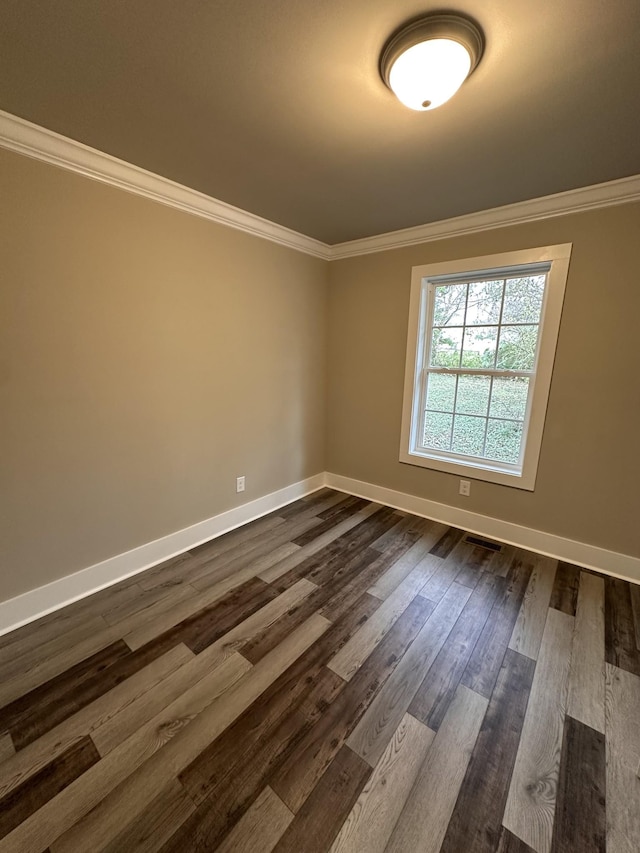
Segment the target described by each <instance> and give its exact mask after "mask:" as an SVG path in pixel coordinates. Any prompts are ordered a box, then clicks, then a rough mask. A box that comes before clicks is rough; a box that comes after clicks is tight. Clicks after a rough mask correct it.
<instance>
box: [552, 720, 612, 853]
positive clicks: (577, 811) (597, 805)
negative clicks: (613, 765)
mask: <svg viewBox="0 0 640 853" xmlns="http://www.w3.org/2000/svg"><path fill="white" fill-rule="evenodd" d="M605 787H606V760H605V739H604V735H603V734H601V733H600V732H597V731H596V730H595V729H592V728H591V727H590V726H586V725H584V723H580V722H578V720H574V719H572V718H571V717H565V722H564V737H563V741H562V757H561V759H560V776H559V778H558V794H557V797H556V813H555V820H554V823H553V840H552V843H551V851H552V853H573V851H576V850H579V851H580V853H605V850H606V823H607V822H606V815H605Z"/></svg>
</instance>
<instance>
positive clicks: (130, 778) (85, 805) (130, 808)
mask: <svg viewBox="0 0 640 853" xmlns="http://www.w3.org/2000/svg"><path fill="white" fill-rule="evenodd" d="M329 626H330V623H329V622H328V621H327V620H326V619H323V618H322V617H320V616H314V617H312V618H311V619H310V620H308V622H307V623H306V624H305V625H303V626H301V628H300V629H298V630H297V631H295V632H294V633H293V634H291V635H290V636H289V637H287V639H286V640H285V641H284V642H283V643H281V644H280V646H279V647H278V648H277V649H276V650H274V652H273V653H272V654H270V655H268V656H267V657H266V658H264V660H262V661H261V662H260V663H259V664H258V665H257V666H255V667H253V669H251V670H250V671H249V672H248V673H247V674H246V675H245V676H244V677H243V678H242V679H241V680H240V681H239V682H237V683H236V684H235V685H234V686H233V687H232V688H231V689H230V690H229V691H228V692H227V693H225V694H223V696H221V697H220V698H219V699H218V700H216V701H215V702H213V703H212V704H211V705H210V706H209V707H207V709H206V710H205V711H204V712H203V713H201V714H199V715H198V716H197V717H196V718H195V719H194V720H193V721H192V722H191V723H189V725H187V726H185V727H183V728H182V729H181V731H180V732H179V733H178V734H177V735H176V736H175V737H174V738H172V739H171V740H170V741H169V742H168V743H166V745H165V746H164V748H163V749H161V750H159V751H156V752H155V753H154V754H152V755H151V756H150V757H148V756H147V757H146V760H145V762H144V764H142V765H141V766H139V765H137V764H136V761H137V756H132V755H131V754H130V750H129V748H128V746H129V743H128V741H124V742H123V743H122V744H121V745H120V746H119V747H118V748H117V749H116V750H113V752H112V753H110V754H109V755H108V756H107V757H106V758H104V759H102V761H100V762H99V763H98V764H97V765H95V767H92V768H91V769H90V770H88V771H87V773H85V774H84V775H83V777H81V778H80V779H79V780H76V782H74V783H72V784H71V785H69V786H68V787H67V788H66V789H65V790H64V791H62V792H61V793H60V794H58V796H57V797H54V798H53V799H52V800H50V801H49V802H48V803H47V804H46V805H45V806H43V807H42V808H41V809H40V810H39V811H38V812H37V813H36V814H34V815H32V817H30V818H28V819H27V820H26V821H24V822H23V823H22V824H20V826H19V827H17V828H16V829H15V830H13V832H12V833H10V834H9V835H8V836H7V837H6V838H5V839H3V840H2V841H1V842H0V853H24V851H25V850H31V849H35V850H39V849H43V848H44V847H46V846H48V845H50V844H51V843H52V842H53V841H54V840H56V839H58V841H57V842H56V844H57V849H58V851H60V850H65V849H67V850H70V851H78V850H86V849H96V848H99V845H101V844H102V845H103V846H104V845H105V844H106V843H109V842H110V841H111V840H112V839H113V838H114V837H115V836H116V835H117V833H118V832H119V831H120V830H121V829H122V817H121V815H122V814H123V813H124V814H126V815H127V816H128V818H129V820H134V819H135V818H136V817H137V816H138V815H139V814H142V813H143V812H144V810H145V809H146V808H147V807H148V806H149V804H150V803H151V802H152V801H153V800H154V798H155V797H157V796H158V795H159V794H160V792H161V791H162V790H163V788H164V787H165V786H166V785H167V784H168V783H169V782H170V781H171V779H172V778H174V777H175V776H177V775H178V774H179V773H180V772H181V771H182V770H183V769H184V768H185V767H186V766H187V765H188V764H189V763H190V762H191V761H192V760H193V759H194V758H195V757H196V756H197V755H198V754H199V753H200V752H202V750H203V749H205V748H206V747H207V746H208V745H209V744H210V743H211V742H212V741H213V740H214V739H215V738H216V736H217V735H218V734H220V733H221V732H222V731H223V730H224V729H225V728H226V727H227V726H228V725H229V724H230V723H231V722H232V721H233V720H234V719H235V718H236V717H237V716H238V715H239V714H240V713H242V711H243V710H244V709H245V708H247V707H248V706H249V705H250V704H251V702H253V701H254V700H255V698H256V697H257V696H259V695H260V693H262V692H263V691H264V690H265V689H266V687H267V686H268V685H269V684H271V683H272V682H273V681H274V680H275V679H276V678H277V677H278V675H279V674H280V673H281V672H283V671H284V670H285V669H287V667H288V666H290V664H291V663H292V662H293V661H294V660H296V659H297V658H298V657H299V656H300V655H301V654H302V653H303V652H304V651H305V649H307V648H308V647H309V646H310V645H311V644H312V643H313V642H314V641H315V640H316V639H317V638H318V637H319V636H320V635H321V634H322V633H324V631H326V629H327V628H328V627H329ZM132 758H133V759H134V760H132ZM136 767H137V768H138V769H136ZM80 783H82V784H80ZM63 833H64V837H63Z"/></svg>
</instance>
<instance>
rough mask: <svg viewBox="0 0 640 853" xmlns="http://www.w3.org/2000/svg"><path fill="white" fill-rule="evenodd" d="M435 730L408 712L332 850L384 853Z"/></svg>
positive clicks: (338, 852)
mask: <svg viewBox="0 0 640 853" xmlns="http://www.w3.org/2000/svg"><path fill="white" fill-rule="evenodd" d="M434 736H435V732H433V731H432V730H431V729H429V728H427V727H426V726H425V725H423V724H422V723H420V722H419V721H418V720H416V719H415V718H414V717H411V716H410V715H409V714H405V715H404V717H403V718H402V720H401V722H400V725H399V726H398V728H397V729H396V730H395V732H394V735H393V738H392V739H391V741H390V742H389V745H388V746H387V748H386V749H385V751H384V754H383V755H382V758H381V759H380V761H379V762H378V763H377V764H376V766H375V769H374V771H373V775H372V776H371V778H370V779H369V781H368V782H367V784H366V785H365V787H364V788H363V790H362V793H361V794H360V796H359V797H358V799H357V801H356V803H355V805H354V806H353V808H352V809H351V811H350V812H349V815H348V817H347V819H346V820H345V822H344V823H343V825H342V828H341V830H340V832H339V834H338V837H337V838H336V840H335V841H334V842H333V845H332V847H331V853H362V851H365V850H366V851H367V853H384V850H385V848H386V846H387V842H388V840H389V838H390V837H391V833H392V832H393V828H394V826H395V825H396V823H397V820H398V818H399V816H400V813H401V812H402V809H403V808H404V804H405V801H406V799H407V797H408V796H409V793H410V791H411V788H412V787H413V784H414V782H415V779H416V776H417V774H418V771H419V770H420V767H421V765H422V762H423V761H424V759H425V756H426V754H427V751H428V749H429V747H430V745H431V742H432V741H433V738H434Z"/></svg>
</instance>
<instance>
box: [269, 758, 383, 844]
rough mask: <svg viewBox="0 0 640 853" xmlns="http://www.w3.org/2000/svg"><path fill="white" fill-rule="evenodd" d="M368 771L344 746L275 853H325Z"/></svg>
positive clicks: (367, 775)
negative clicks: (302, 851) (301, 852)
mask: <svg viewBox="0 0 640 853" xmlns="http://www.w3.org/2000/svg"><path fill="white" fill-rule="evenodd" d="M371 772H372V771H371V768H370V767H369V765H368V764H367V763H366V762H364V761H362V759H360V758H358V756H357V755H355V754H354V753H353V752H351V750H350V749H349V748H348V747H347V746H343V747H342V749H341V750H340V751H339V752H338V754H337V755H336V757H335V758H334V760H333V761H332V762H331V764H330V765H329V767H328V768H327V770H326V772H325V773H324V774H323V776H322V778H321V779H320V781H319V782H318V784H317V785H316V787H315V788H314V790H313V792H312V794H311V796H310V797H309V798H308V799H307V800H306V802H305V803H304V804H303V806H302V808H301V809H300V811H299V812H298V813H297V814H296V816H295V818H294V819H293V821H292V822H291V823H290V824H289V827H288V828H287V830H286V831H285V833H284V835H283V836H282V838H281V839H280V841H279V843H278V844H277V845H276V847H275V850H276V851H277V853H300V851H301V850H304V851H305V853H324V851H326V850H327V849H328V848H329V846H330V845H331V843H332V842H333V840H334V839H335V837H336V836H337V834H338V832H339V831H340V827H341V826H342V823H343V822H344V820H345V819H346V817H347V815H348V814H349V812H350V811H351V808H352V806H353V804H354V803H355V801H356V800H357V799H358V797H359V795H360V792H361V791H362V789H363V788H364V786H365V784H366V782H367V779H368V778H369V776H370V775H371Z"/></svg>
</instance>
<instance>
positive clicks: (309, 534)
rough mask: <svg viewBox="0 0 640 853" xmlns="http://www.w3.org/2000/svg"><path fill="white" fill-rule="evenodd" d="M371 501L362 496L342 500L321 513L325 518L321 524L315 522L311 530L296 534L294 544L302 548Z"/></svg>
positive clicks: (321, 516)
mask: <svg viewBox="0 0 640 853" xmlns="http://www.w3.org/2000/svg"><path fill="white" fill-rule="evenodd" d="M369 503H370V501H365V500H363V499H362V498H348V499H347V500H346V501H342V503H340V504H338V505H337V506H334V507H331V509H328V510H326V512H325V513H321V515H320V518H322V519H323V520H322V521H321V522H320V523H319V524H315V525H314V526H313V527H311V528H310V529H309V530H306V531H305V532H304V533H301V534H300V535H299V536H296V537H295V539H292V540H291V541H292V542H293V544H294V545H299V546H300V547H301V548H302V547H303V546H304V545H308V544H309V543H310V542H313V540H314V539H317V538H318V536H322V534H323V533H327V532H328V531H329V530H332V529H333V528H334V527H335V526H336V525H338V524H340V522H341V521H345V519H347V518H351V516H352V515H355V514H356V513H358V512H360V511H361V510H363V509H365V508H366V507H367V506H368V505H369Z"/></svg>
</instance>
